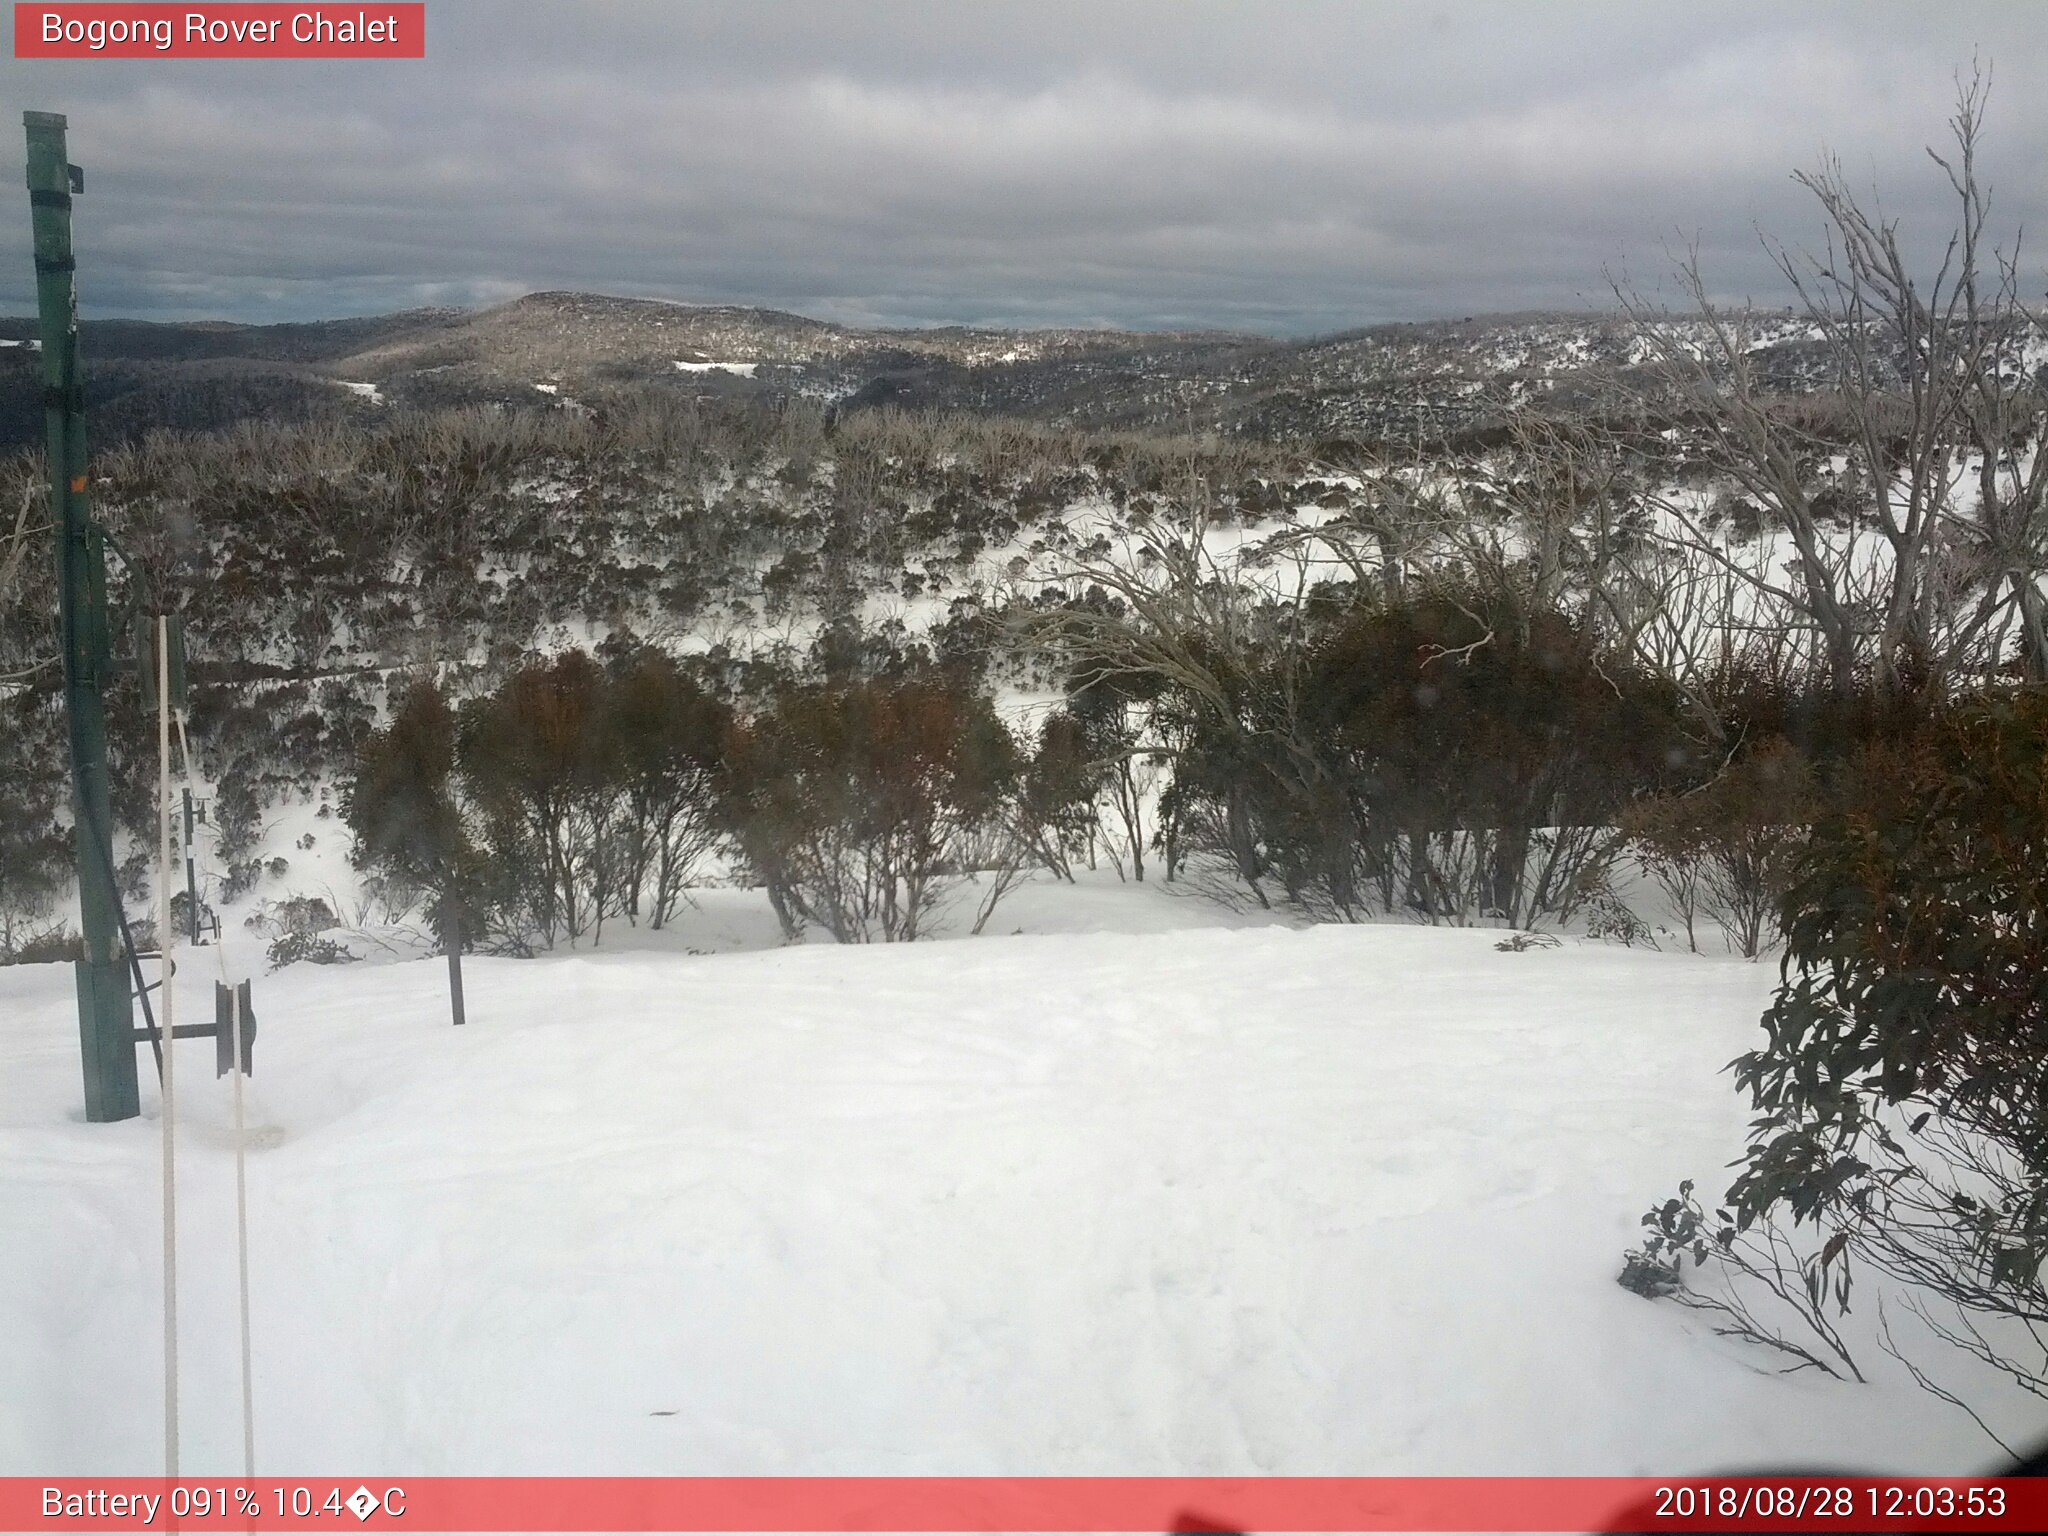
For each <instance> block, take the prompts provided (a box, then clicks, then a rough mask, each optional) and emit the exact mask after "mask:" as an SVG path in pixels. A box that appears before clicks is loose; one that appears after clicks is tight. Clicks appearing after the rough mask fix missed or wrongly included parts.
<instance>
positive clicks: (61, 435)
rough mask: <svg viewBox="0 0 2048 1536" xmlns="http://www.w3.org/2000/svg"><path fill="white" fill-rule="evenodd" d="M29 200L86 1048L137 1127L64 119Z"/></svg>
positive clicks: (36, 159) (118, 1115) (97, 1102)
mask: <svg viewBox="0 0 2048 1536" xmlns="http://www.w3.org/2000/svg"><path fill="white" fill-rule="evenodd" d="M21 120H22V124H23V126H24V127H26V128H27V130H28V189H29V202H30V205H31V211H32V213H33V215H34V218H35V245H36V307H37V310H38V311H39V313H40V315H41V319H42V336H43V398H44V405H45V413H44V414H45V416H46V418H47V422H48V428H49V456H50V511H51V518H50V521H51V523H52V524H53V525H54V526H55V528H56V539H57V593H58V608H59V614H60V618H61V624H62V633H63V644H64V706H65V712H66V714H67V716H68V718H69V720H70V726H71V782H72V794H73V802H72V804H73V809H74V810H75V812H76V816H75V820H76V822H77V847H78V906H79V926H80V928H81V930H82V932H83V936H84V941H85V943H84V949H85V954H84V958H83V959H81V960H79V961H78V962H76V970H77V977H78V1041H79V1046H80V1050H81V1053H82V1055H83V1057H84V1061H85V1117H86V1119H88V1120H126V1119H129V1118H130V1117H132V1116H134V1115H138V1114H140V1113H141V1112H142V1106H141V1101H140V1099H139V1097H138V1094H137V1089H136V1080H135V1037H134V1023H133V1020H134V1013H133V1000H132V998H131V996H130V993H129V990H128V971H127V966H126V959H125V956H124V954H123V952H122V947H121V919H120V897H119V894H118V893H117V892H116V891H115V890H114V884H113V864H114V861H113V843H112V828H113V815H112V812H111V810H110V808H109V806H108V796H107V723H106V707H105V705H104V703H103V702H102V700H101V698H100V690H101V688H102V687H103V686H104V685H105V683H106V682H107V680H108V678H109V675H110V673H111V670H112V669H111V663H110V658H109V654H108V650H109V638H108V633H107V631H108V625H107V565H106V549H105V544H104V541H103V539H102V537H101V534H100V531H99V529H97V528H96V527H94V526H93V523H92V518H91V516H90V515H89V510H88V507H87V504H86V492H85V483H86V471H85V400H84V391H83V386H82V385H81V383H80V381H79V373H78V289H77V284H76V282H75V281H74V276H75V273H74V262H73V258H72V253H71V195H72V193H73V192H74V191H79V190H82V185H83V183H82V178H81V177H80V176H79V174H78V172H77V170H76V169H75V168H74V167H73V166H72V165H71V163H70V161H69V160H68V159H67V158H66V156H65V147H64V126H65V125H64V119H63V117H62V116H61V115H59V114H58V113H55V112H24V113H23V114H22V116H21Z"/></svg>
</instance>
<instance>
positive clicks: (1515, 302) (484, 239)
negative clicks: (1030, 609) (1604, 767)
mask: <svg viewBox="0 0 2048 1536" xmlns="http://www.w3.org/2000/svg"><path fill="white" fill-rule="evenodd" d="M429 37H430V43H429V55H430V56H429V58H428V59H427V60H426V61H424V62H421V63H393V64H365V63H333V64H330V63H287V62H281V61H280V62H264V63H242V62H233V63H230V62H197V61H193V62H183V63H180V62H163V61H149V62H137V63H125V62H114V61H106V62H92V63H73V62H62V63H58V62H49V61H18V60H17V61H7V62H6V63H5V64H0V77H4V79H5V80H6V83H7V90H6V92H5V96H6V98H7V99H8V100H9V101H12V102H15V103H18V104H19V105H25V106H27V105H32V106H38V107H45V108H52V109H55V110H62V111H67V112H69V113H70V114H71V117H72V120H73V153H74V156H75V157H76V158H77V159H79V160H80V161H81V162H82V163H85V164H87V165H88V166H89V168H90V170H91V174H92V181H91V184H90V189H89V192H88V196H87V198H86V199H85V200H83V201H82V202H81V204H80V240H81V249H82V253H83V266H82V273H83V276H82V278H81V286H82V289H83V292H84V296H85V300H86V302H87V305H88V307H89V309H90V310H92V311H94V312H98V313H126V314H154V315H162V316H172V315H191V314H218V315H231V316H235V317H238V318H249V319H277V318H298V317H306V316H318V315H330V314H342V313H360V312H364V311H371V310H380V309H388V308H395V307H401V306H404V305H410V304H418V303H470V302H491V301H495V300H497V299H500V298H503V297H507V296H509V295H512V294H515V293H518V292H521V291H524V290H526V289H530V288H542V287H589V288H597V289H602V290H606V291H611V292H621V293H646V294H652V295H659V296H662V297H670V298H680V299H689V300H700V301H706V302H741V303H763V304H771V305H775V306H778V307H782V308H788V309H795V310H799V311H802V312H805V313H810V314H816V315H820V316H822V317H825V318H834V319H843V320H849V321H856V322H886V323H911V324H916V323H944V322H954V321H980V322H990V323H1032V324H1053V323H1117V324H1135V325H1162V324H1172V325H1216V326H1227V327H1240V328H1246V329H1255V330H1264V331H1274V332H1293V333H1299V332H1305V331H1317V330H1327V329H1334V328H1338V327H1341V326H1346V325H1354V324H1363V323H1368V322H1371V321H1375V320H1381V319H1400V318H1416V317H1422V316H1428V315H1441V314H1468V313H1474V312H1478V311H1482V310H1489V309H1507V308H1525V307H1539V306H1545V307H1547V306H1571V305H1576V304H1579V303H1596V304H1597V303H1599V302H1601V300H1602V298H1603V296H1604V293H1605V286H1604V278H1603V273H1604V272H1605V271H1606V270H1608V269H1610V268H1618V267H1623V266H1625V267H1626V268H1627V269H1628V270H1629V271H1630V272H1631V273H1633V274H1635V275H1637V276H1639V277H1643V278H1645V279H1646V280H1647V279H1653V278H1654V277H1655V276H1656V274H1657V273H1658V272H1659V271H1661V270H1662V269H1663V267H1664V265H1665V260H1664V256H1663V254H1662V252H1663V248H1664V246H1665V245H1666V243H1668V242H1669V241H1671V240H1673V239H1685V240H1697V241H1698V243H1699V245H1700V248H1701V250H1702V253H1703V256H1704V259H1705V261H1706V264H1707V266H1708V268H1709V270H1710V272H1711V273H1712V275H1713V276H1714V278H1715V281H1716V283H1717V285H1718V286H1719V287H1720V288H1721V289H1722V291H1724V292H1725V293H1727V294H1728V295H1729V296H1731V297H1741V296H1751V297H1756V298H1758V299H1760V300H1764V301H1775V300H1777V299H1778V298H1780V297H1782V293H1781V291H1780V290H1779V287H1778V284H1777V282H1776V280H1775V277H1774V274H1773V273H1772V271H1771V268H1770V266H1769V263H1768V260H1767V259H1766V258H1765V256H1764V254H1763V252H1762V250H1761V249H1760V247H1759V245H1758V242H1757V240H1756V236H1755V233H1754V230H1755V227H1756V226H1758V225H1761V226H1762V227H1764V228H1766V229H1770V230H1772V231H1774V232H1776V233H1779V234H1782V235H1783V236H1785V237H1787V238H1789V239H1793V240H1795V241H1798V240H1806V239H1809V238H1811V237H1812V236H1813V235H1814V234H1815V233H1816V231H1817V223H1816V219H1815V215H1814V213H1813V210H1812V209H1811V207H1810V205H1809V202H1808V200H1807V199H1805V198H1804V196H1803V194H1801V193H1800V192H1799V191H1798V189H1797V188H1795V187H1794V186H1793V185H1792V183H1791V182H1790V179H1789V174H1788V173H1789V172H1790V171H1791V170H1793V169H1794V168H1796V167H1801V166H1806V165H1810V164H1812V163H1813V162H1814V160H1815V158H1816V157H1817V155H1818V154H1819V153H1820V151H1821V149H1822V148H1823V146H1832V147H1833V148H1834V149H1835V150H1837V151H1838V152H1840V153H1841V155H1842V156H1843V158H1844V161H1845V164H1846V165H1847V166H1848V168H1849V169H1850V171H1851V172H1852V174H1855V175H1858V176H1860V177H1864V178H1866V179H1870V180H1874V181H1875V182H1876V183H1877V184H1878V185H1880V186H1881V187H1882V188H1883V190H1884V193H1885V197H1886V201H1887V206H1888V208H1889V209H1891V210H1892V211H1893V212H1895V213H1897V214H1898V215H1899V216H1900V217H1901V218H1902V220H1903V222H1904V225H1905V227H1906V228H1907V230H1908V232H1909V234H1912V235H1913V236H1914V237H1915V238H1918V239H1920V240H1922V241H1923V242H1924V241H1926V240H1927V239H1929V238H1931V236H1932V234H1933V233H1934V232H1936V231H1938V230H1939V229H1940V228H1941V227H1942V225H1941V220H1942V218H1943V216H1944V214H1945V209H1944V208H1943V207H1942V205H1941V202H1940V198H1939V196H1938V194H1939V192H1940V182H1939V178H1938V173H1936V172H1935V171H1934V170H1933V168H1932V167H1931V166H1930V165H1928V164H1927V162H1926V160H1925V157H1924V155H1923V154H1922V153H1921V147H1922V146H1923V145H1924V144H1925V143H1926V142H1928V141H1929V140H1930V139H1933V138H1936V137H1938V136H1939V135H1940V134H1941V132H1942V129H1943V120H1944V118H1945V116H1946V114H1947V112H1948V109H1949V105H1950V100H1951V96H1952V91H1953V83H1952V74H1953V72H1954V70H1955V69H1956V68H1957V67H1958V66H1967V65H1968V63H1969V61H1970V59H1971V57H1972V55H1973V53H1977V52H1980V51H1981V53H1982V55H1983V56H1984V57H1986V58H1988V59H1990V60H1992V61H1993V62H1994V64H1995V69H1996V87H1995V91H1994V97H1993V105H1992V122H1991V128H1990V154H1989V156H1988V165H1987V168H1988V170H1989V172H1990V174H1991V177H1992V179H1993V181H1994V182H1995V183H1996V185H1997V189H1998V194H1999V211H2000V222H2001V227H2002V228H2010V227H2012V226H2016V225H2018V224H2021V223H2027V224H2038V223H2039V222H2040V215H2041V214H2042V212H2043V211H2044V209H2043V204H2044V200H2048V193H2044V188H2043V185H2042V182H2041V179H2040V177H2039V176H2038V173H2037V172H2036V171H2035V170H2034V169H2033V168H2034V167H2035V166H2037V165H2038V164H2040V163H2042V161H2043V159H2044V153H2043V152H2044V151H2048V91H2044V90H2043V89H2042V87H2043V86H2044V84H2048V81H2044V80H2043V79H2042V73H2043V61H2048V46H2044V45H2048V11H2044V10H2043V9H2042V8H2036V7H2021V6H2013V5H2010V4H1990V5H1971V4H1962V5H1949V6H1945V7H1941V8H1938V9H1937V8H1932V7H1925V6H1920V5H1887V4H1861V5H1809V6H1773V7H1761V6H1751V5H1743V6H1731V5H1718V6H1716V5H1706V6H1690V7H1683V8H1681V7H1676V6H1673V7H1668V8H1667V7H1646V6H1641V5H1569V4H1562V3H1550V4H1544V5H1541V6H1531V5H1526V4H1517V5H1485V4H1455V5H1453V4H1421V3H1417V4H1406V5H1386V4H1381V5H1374V4H1364V3H1339V4H1325V3H1315V0H1295V3H1292V4H1285V5H1281V4H1251V3H1246V4H1220V3H1212V4H1200V3H1187V0H1173V3H1166V0H1126V3H1122V4H1118V3H1113V0H1103V3H1097V4H1093V5H1068V4H1051V3H1032V4H1017V5H995V4H974V5H957V4H951V5H912V4H904V3H882V4H872V3H871V4H843V3H831V0H821V3H799V0H784V3H748V4H717V3H700V4H690V5H669V4H648V5H634V4H623V3H618V4H586V5H561V4H554V3H548V4H539V3H534V4H520V3H509V0H497V3H491V4H457V3H454V0H433V3H431V5H430V8H429ZM22 212H23V217H21V218H19V219H17V220H15V221H13V233H12V234H11V235H10V236H8V237H6V238H5V239H0V302H5V303H10V304H12V305H13V306H15V307H16V308H23V307H25V306H26V304H27V300H28V296H29V289H28V283H27V280H26V279H27V267H28V262H27V249H26V218H25V208H24V209H23V210H22ZM9 251H12V259H11V260H9V259H8V256H7V252H9Z"/></svg>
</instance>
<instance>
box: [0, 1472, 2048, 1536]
mask: <svg viewBox="0 0 2048 1536" xmlns="http://www.w3.org/2000/svg"><path fill="white" fill-rule="evenodd" d="M2044 1529H2048V1480H2035V1479H2026V1478H2018V1479H2009V1480H1996V1479H1989V1478H1872V1477H1780V1478H1650V1477H1252V1478H1224V1477H420V1478H393V1477H368V1478H365V1477H342V1478H268V1477H266V1478H255V1479H246V1478H244V1479H237V1478H232V1477H229V1478H216V1479H211V1480H206V1479H200V1478H184V1479H180V1480H178V1481H176V1482H173V1481H171V1480H169V1479H166V1478H148V1477H131V1478H77V1477H71V1478H49V1479H42V1480H38V1479H35V1478H27V1477H13V1478H0V1530H6V1531H43V1530H47V1531H60V1530H61V1531H169V1530H181V1531H206V1530H219V1531H309V1530H329V1531H355V1530H364V1531H407V1530H410V1531H462V1532H474V1531H520V1532H524V1531H692V1532H695V1531H736V1532H752V1531H803V1532H812V1531H909V1532H922V1531H996V1532H1022V1531H1049V1532H1063V1531H1108V1532H1127V1531H1129V1532H1145V1531H1150V1532H1159V1533H1171V1532H1180V1533H1192V1532H1213V1531H1247V1532H1268V1531H1271V1532H1281V1531H1317V1532H1320V1531H1842V1532H1852V1531H1883V1530H1897V1531H1996V1530H2005V1531H2039V1530H2044Z"/></svg>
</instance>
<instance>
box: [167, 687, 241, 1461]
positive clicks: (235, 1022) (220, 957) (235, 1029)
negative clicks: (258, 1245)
mask: <svg viewBox="0 0 2048 1536" xmlns="http://www.w3.org/2000/svg"><path fill="white" fill-rule="evenodd" d="M178 758H179V761H180V762H181V763H182V764H183V765H184V770H185V788H186V790H187V791H188V792H189V791H190V790H191V788H192V738H191V737H190V735H188V734H187V732H186V727H185V715H184V712H183V711H182V710H181V711H179V713H178ZM185 859H186V862H187V863H188V864H189V863H190V862H191V860H192V849H191V848H190V847H189V846H188V847H187V848H186V849H185ZM213 957H214V965H215V968H216V969H217V970H218V971H219V972H220V979H221V981H222V983H223V984H224V985H225V986H226V987H227V989H228V998H229V1002H228V1008H229V1010H230V1012H229V1014H228V1017H229V1019H230V1021H231V1022H230V1024H229V1031H230V1034H229V1040H230V1045H231V1051H232V1055H231V1058H230V1059H231V1060H232V1061H233V1062H234V1068H233V1070H234V1077H235V1080H234V1090H233V1096H234V1105H235V1259H236V1263H237V1265H238V1266H239V1268H240V1271H241V1291H242V1296H241V1301H242V1307H241V1311H242V1317H241V1323H242V1474H243V1476H245V1477H254V1476H255V1475H256V1370H255V1353H254V1351H253V1350H252V1349H251V1347H250V1342H249V1139H248V1135H247V1132H246V1129H245V1126H246V1120H245V1114H244V1110H243V1105H242V989H241V987H240V986H239V985H237V983H236V981H235V978H234V977H233V976H232V975H231V974H230V973H229V971H228V955H227V936H226V934H225V932H223V933H221V934H219V935H217V936H216V937H215V939H214V945H213Z"/></svg>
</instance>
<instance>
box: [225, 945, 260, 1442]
mask: <svg viewBox="0 0 2048 1536" xmlns="http://www.w3.org/2000/svg"><path fill="white" fill-rule="evenodd" d="M228 999H229V1001H228V1010H229V1017H230V1018H232V1019H233V1020H234V1036H233V1044H234V1051H233V1054H232V1055H231V1056H230V1057H229V1058H228V1059H229V1061H230V1062H231V1063H232V1065H230V1066H229V1068H228V1072H229V1075H230V1076H232V1077H233V1078H234V1080H235V1257H236V1259H237V1261H238V1262H239V1263H240V1265H241V1270H242V1475H243V1476H244V1477H254V1476H255V1475H256V1387H255V1373H254V1370H253V1367H252V1363H251V1359H252V1357H251V1355H250V1352H249V1147H248V1141H247V1138H246V1137H245V1135H244V1134H243V1129H242V989H241V987H240V986H238V985H236V984H235V983H233V982H230V983H229V984H228Z"/></svg>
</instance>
